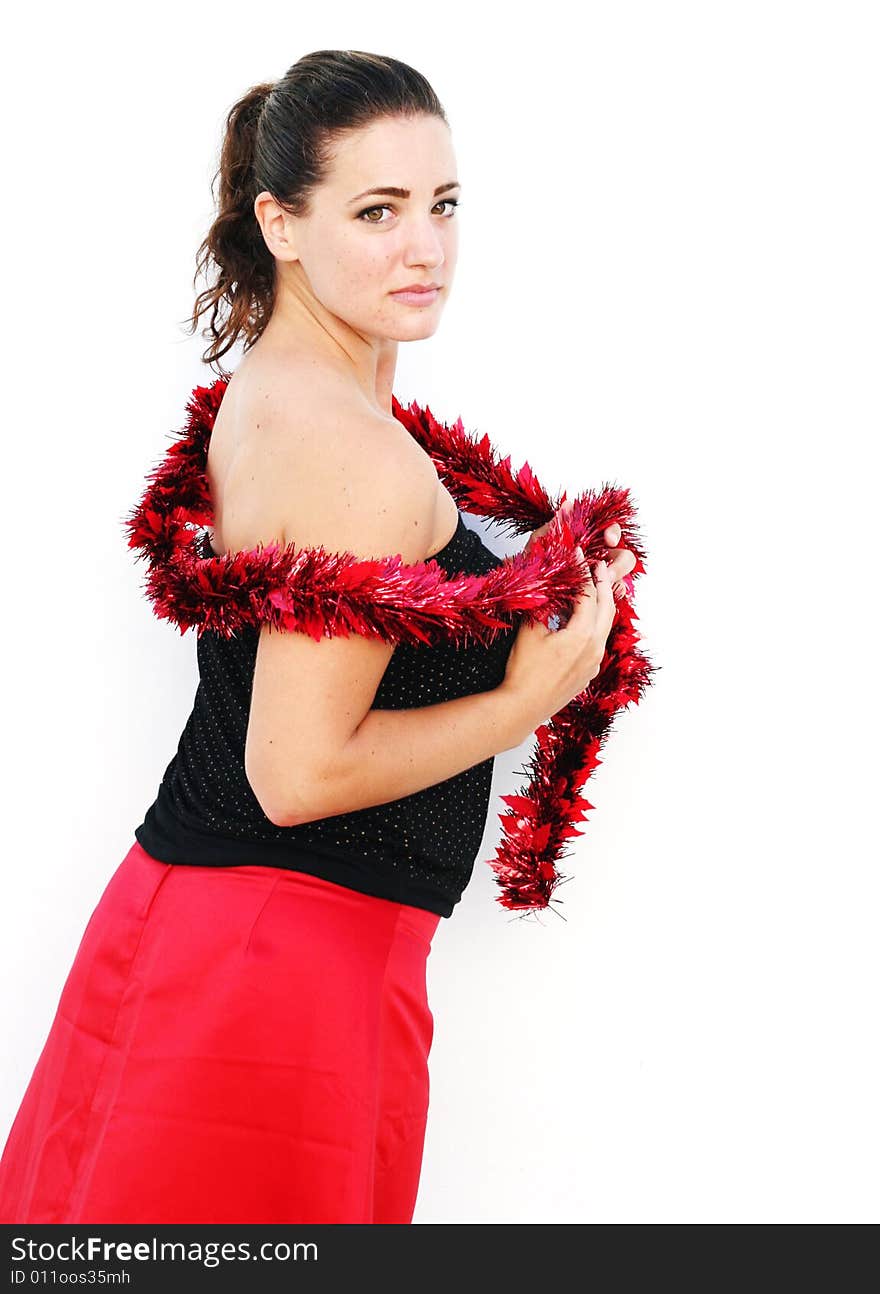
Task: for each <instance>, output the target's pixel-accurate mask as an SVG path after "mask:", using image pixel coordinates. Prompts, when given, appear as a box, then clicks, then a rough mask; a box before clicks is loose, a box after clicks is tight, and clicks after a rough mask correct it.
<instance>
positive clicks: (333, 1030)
mask: <svg viewBox="0 0 880 1294" xmlns="http://www.w3.org/2000/svg"><path fill="white" fill-rule="evenodd" d="M219 178H220V191H219V210H218V212H217V216H216V219H215V221H214V223H213V225H212V227H211V229H210V231H209V233H208V235H207V237H206V239H205V241H204V243H203V245H202V247H201V248H200V252H199V263H200V266H201V267H202V268H205V269H207V268H209V267H213V269H214V271H215V281H214V282H213V284H212V286H210V287H209V289H208V290H206V291H204V292H203V293H202V294H201V295H200V296H199V297H198V299H197V301H196V305H195V309H194V312H193V318H192V327H193V328H195V327H196V325H197V322H198V320H199V318H200V317H201V316H202V314H204V312H205V311H207V310H209V309H210V310H211V317H210V325H209V328H206V329H205V331H204V333H203V336H205V337H206V338H208V337H210V338H211V339H212V340H211V344H210V346H209V348H208V350H207V351H206V352H205V354H204V359H205V360H206V361H207V362H209V363H211V364H214V363H216V362H217V361H218V360H219V359H220V358H221V357H222V356H223V355H224V354H226V353H227V352H228V351H229V350H230V348H231V347H232V346H233V345H234V344H235V343H236V342H237V341H239V339H241V340H242V341H243V343H244V346H243V357H242V359H241V362H240V363H239V364H238V366H237V368H236V369H235V371H234V373H233V374H232V375H231V378H230V380H229V385H228V387H227V388H226V391H225V394H224V396H223V400H222V404H221V406H220V408H219V410H218V412H217V416H216V421H215V424H214V427H213V431H212V434H211V439H210V447H209V454H208V477H209V483H210V489H211V499H212V504H213V508H214V520H215V525H214V527H213V531H212V534H211V535H210V536H208V535H206V536H205V549H204V551H205V553H206V555H207V554H209V553H210V552H211V551H212V550H213V551H214V552H215V553H217V554H222V553H225V552H235V551H239V550H242V549H250V548H254V547H256V546H257V545H258V544H260V543H269V542H270V541H272V540H276V541H278V542H279V543H281V544H282V545H286V544H288V543H290V542H292V541H294V540H295V541H296V543H297V544H298V545H302V546H312V545H323V546H324V548H325V549H326V550H327V551H341V550H349V551H351V552H353V553H356V554H358V555H361V556H363V557H381V556H383V555H387V554H395V553H396V554H400V555H401V557H402V558H403V560H404V561H405V562H418V561H423V560H426V559H427V558H429V557H433V558H434V559H435V560H436V561H437V562H438V564H439V565H441V566H442V567H443V568H444V570H445V571H446V572H447V573H448V574H450V573H454V572H459V571H468V572H474V573H485V572H487V571H489V570H490V569H491V568H492V567H494V566H496V565H498V564H499V563H500V560H501V559H499V558H498V557H497V556H496V555H495V554H494V553H492V552H491V551H490V550H489V549H488V548H487V547H486V545H485V544H484V543H483V542H482V539H481V538H480V537H479V536H478V534H477V532H476V531H475V530H473V529H471V528H470V527H467V526H465V524H464V522H463V520H462V517H461V514H460V513H459V511H458V510H457V508H456V505H455V503H454V501H453V498H452V496H451V495H450V494H449V493H448V491H447V490H446V489H444V488H443V486H442V485H441V483H440V480H439V478H438V474H437V471H436V469H435V467H434V464H433V461H432V460H431V458H430V457H429V455H428V454H427V453H425V452H424V450H423V449H422V448H421V447H420V446H419V445H418V444H417V443H416V441H415V440H414V439H413V437H412V436H411V435H410V434H409V433H408V432H407V431H406V429H405V428H404V427H402V426H401V424H400V423H398V422H397V421H396V420H395V418H394V417H393V416H392V413H391V392H392V386H393V383H394V375H395V364H396V361H397V348H398V344H399V343H400V342H402V341H415V340H419V339H421V338H424V337H430V336H431V335H432V334H433V333H434V331H435V330H436V328H437V326H438V324H439V321H440V315H441V313H442V311H443V307H444V305H445V303H446V299H447V297H448V296H449V293H450V290H451V288H452V280H453V274H454V271H455V263H456V254H457V245H458V222H457V217H456V204H457V201H458V195H459V191H460V185H459V183H458V179H457V168H456V163H455V157H454V154H453V148H452V141H451V137H450V132H449V128H448V125H447V121H446V118H445V115H444V112H443V108H442V107H441V104H440V102H439V100H438V99H437V97H436V95H435V94H434V92H433V90H432V89H431V87H430V85H429V84H428V83H427V82H426V80H425V78H424V77H423V76H421V75H420V74H419V73H418V72H416V71H414V70H413V69H412V68H411V67H409V66H407V65H406V64H404V63H400V62H398V61H396V60H394V59H391V58H383V57H379V56H377V55H372V54H366V53H360V52H357V51H336V50H321V51H318V52H316V53H312V54H309V55H307V56H306V57H304V58H302V59H300V60H299V62H297V63H295V64H294V65H293V66H292V67H291V68H290V69H289V71H288V72H287V73H286V74H285V75H284V76H283V77H282V78H281V80H280V81H279V82H278V83H277V84H276V85H259V86H257V87H256V88H254V89H252V90H251V91H249V92H248V93H247V94H246V95H244V97H243V98H242V99H241V100H240V101H239V102H238V103H236V104H235V106H234V107H233V109H232V110H231V112H230V114H229V117H228V121H227V128H226V135H225V139H224V141H223V146H222V153H221V163H220V171H219ZM542 529H543V528H542ZM536 533H539V532H536ZM605 539H606V543H607V544H608V546H609V548H612V549H613V546H614V545H615V544H616V543H617V542H618V541H619V539H620V528H619V527H616V526H615V527H611V529H610V530H609V531H607V532H606V534H605ZM635 561H636V559H635V556H634V555H633V554H632V553H631V552H629V551H627V550H623V549H614V551H613V562H612V563H611V564H610V565H608V566H606V565H605V564H604V563H599V564H598V566H597V568H596V571H595V579H594V580H591V581H590V582H589V584H588V586H587V588H586V590H585V592H584V593H583V595H582V597H581V598H579V599H578V602H577V604H576V607H575V610H574V613H573V615H572V617H571V619H570V620H569V621H568V623H567V624H566V626H565V627H564V628H562V629H560V630H558V631H556V632H551V631H550V630H548V629H545V628H544V627H543V626H541V625H532V626H527V625H525V624H523V625H520V626H519V627H517V628H511V630H509V631H507V632H506V633H505V634H503V635H502V636H500V637H499V638H497V639H496V640H495V642H493V644H492V645H491V646H488V647H487V646H479V645H477V646H469V647H462V646H460V645H453V644H452V643H444V644H441V645H437V646H430V647H427V646H421V647H411V646H407V645H399V646H397V647H396V648H395V647H392V646H390V645H388V644H386V643H384V642H380V641H376V640H372V639H367V638H364V637H359V636H356V635H352V636H351V637H349V638H343V637H334V638H325V639H322V640H321V641H320V642H315V641H314V640H313V639H312V638H310V637H309V636H308V635H307V634H301V633H278V632H270V631H269V630H268V628H265V627H264V628H263V629H261V630H257V629H254V630H253V631H252V632H242V633H239V634H238V635H236V636H235V637H234V638H232V639H225V638H223V637H222V636H220V635H219V634H215V633H205V634H203V635H202V636H201V637H200V638H199V639H198V647H197V654H198V663H199V670H200V683H199V687H198V690H197V693H196V698H195V701H194V704H193V709H192V713H191V715H190V717H189V719H188V721H187V723H186V726H185V729H184V731H183V734H182V736H181V738H180V743H179V746H178V750H177V753H176V754H175V756H174V758H173V759H172V760H171V762H170V764H169V765H168V767H167V770H166V772H165V775H164V777H163V779H162V782H161V786H160V788H159V791H158V795H157V797H156V800H155V802H154V803H153V804H152V805H151V806H150V808H149V809H148V811H147V813H146V816H145V818H144V820H143V822H142V823H141V824H140V826H139V827H138V828H137V829H136V831H135V841H134V843H133V844H132V846H131V848H130V850H129V851H128V853H127V854H126V856H125V858H124V859H123V861H122V862H121V863H120V864H119V866H118V868H117V870H116V871H115V873H114V874H113V876H112V877H111V879H110V881H109V883H108V885H107V888H106V889H105V891H104V893H103V895H102V896H101V898H100V900H99V902H98V904H97V907H96V908H95V910H94V912H93V914H92V917H91V919H90V921H89V924H88V926H87V928H86V931H85V934H84V936H83V939H82V942H81V944H80V947H79V949H78V952H77V955H76V958H75V960H74V963H73V966H72V968H71V970H70V973H69V976H68V978H67V980H66V982H65V985H64V989H63V992H62V995H61V1000H60V1002H59V1006H58V1010H57V1014H56V1016H55V1019H54V1022H53V1024H52V1028H51V1030H50V1033H49V1036H48V1038H47V1040H46V1043H45V1046H44V1048H43V1051H42V1053H41V1055H40V1058H39V1061H38V1063H37V1066H36V1068H35V1070H34V1073H33V1076H32V1078H31V1081H30V1083H29V1085H28V1088H27V1091H26V1092H25V1095H24V1098H23V1100H22V1103H21V1106H20V1109H19V1111H18V1114H17V1116H16V1119H15V1122H14V1124H13V1126H12V1129H11V1132H10V1134H9V1137H8V1140H7V1143H6V1148H5V1151H4V1154H3V1159H2V1164H0V1220H2V1221H4V1222H6V1221H8V1222H19V1223H22V1222H76V1223H83V1222H101V1223H109V1222H149V1223H160V1222H230V1223H234V1222H285V1223H291V1222H292V1223H310V1222H377V1223H381V1222H410V1221H411V1218H412V1213H413V1209H414V1205H415V1199H416V1192H417V1188H418V1183H419V1174H420V1169H421V1161H422V1149H423V1143H424V1135H425V1126H426V1118H427V1110H428V1086H429V1084H428V1068H427V1061H428V1054H429V1051H430V1047H431V1042H432V1036H433V1017H432V1014H431V1011H430V1009H429V1006H428V1001H427V996H426V962H427V957H428V954H429V952H430V948H431V940H432V936H433V934H434V931H435V929H436V927H437V925H438V923H439V920H440V918H441V917H448V916H449V915H450V914H451V912H452V911H453V908H454V906H455V904H456V903H457V902H458V900H459V899H460V897H461V894H462V891H463V890H464V887H465V886H466V885H467V883H468V881H469V879H470V875H471V870H472V867H473V864H474V860H475V858H476V855H477V852H478V850H479V847H480V843H481V840H482V836H483V833H484V829H485V825H486V815H487V810H488V806H489V794H490V784H491V776H492V766H493V758H494V756H495V755H496V754H498V753H499V752H501V751H505V750H509V749H512V748H514V747H516V746H517V745H519V744H520V743H521V742H523V741H525V740H526V739H527V738H528V737H529V735H530V734H531V733H532V732H533V731H534V730H535V728H536V727H537V726H538V724H539V723H541V722H542V721H544V720H545V719H546V718H547V717H548V716H549V715H551V714H553V713H555V712H556V711H557V710H559V709H560V708H561V707H562V706H563V705H565V704H566V703H567V702H568V701H569V700H570V699H571V698H572V697H574V696H575V695H577V694H578V693H580V692H581V691H582V690H583V689H584V688H585V687H586V685H587V684H588V682H589V681H590V680H591V679H592V678H594V677H595V675H596V673H597V672H598V668H599V664H600V661H601V659H602V656H603V653H604V649H605V641H606V638H607V636H608V633H609V631H610V628H611V624H612V620H613V613H614V603H613V587H614V583H615V581H617V580H620V579H622V578H623V576H625V575H626V574H628V572H629V571H630V570H632V569H633V566H634V565H635Z"/></svg>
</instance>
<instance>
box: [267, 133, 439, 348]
mask: <svg viewBox="0 0 880 1294" xmlns="http://www.w3.org/2000/svg"><path fill="white" fill-rule="evenodd" d="M456 179H457V173H456V164H455V155H454V153H453V149H452V140H451V136H450V131H449V127H448V126H447V125H446V123H445V122H443V121H441V120H440V119H439V118H437V117H431V116H418V117H413V118H404V117H393V118H383V119H382V120H379V121H376V122H373V123H372V124H371V125H370V126H367V127H364V128H362V129H359V130H357V131H354V132H350V133H349V134H347V135H346V136H344V137H343V138H342V139H341V140H340V141H338V142H337V144H336V145H335V147H334V159H333V160H332V161H331V163H330V167H329V173H328V176H327V178H326V180H325V181H324V183H323V184H321V185H320V186H319V187H318V188H317V189H316V190H315V191H314V192H313V194H312V209H311V212H310V214H309V215H308V216H305V217H291V216H285V222H286V225H287V232H288V236H289V238H290V247H291V249H292V251H293V252H294V253H295V257H296V259H294V260H289V259H282V260H281V261H280V263H279V265H278V271H279V273H280V274H281V275H282V277H283V278H284V279H285V280H286V281H287V282H288V283H289V285H290V286H291V287H292V288H293V290H294V291H297V293H298V294H299V293H300V292H301V291H302V290H303V288H305V290H306V292H311V293H312V294H313V295H314V296H315V297H316V298H317V300H318V301H319V302H320V303H321V304H322V305H323V306H324V307H325V308H326V309H327V310H329V311H331V312H332V313H333V314H334V315H336V316H338V317H339V318H340V319H343V320H345V322H346V323H348V324H349V325H350V326H351V327H352V328H354V329H356V330H357V331H358V332H359V333H362V334H363V335H365V336H369V337H381V338H392V339H394V340H397V341H414V340H417V339H419V338H422V337H430V336H431V335H432V334H433V333H434V331H435V330H436V328H437V326H438V324H439V322H440V313H441V311H442V309H443V306H444V304H445V302H446V298H447V296H448V294H449V290H450V288H451V286H452V276H453V273H454V271H455V263H456V258H457V253H458V220H457V217H456V211H455V201H456V199H457V198H458V194H459V188H460V186H459V185H458V184H457V183H456V182H455V181H456ZM390 188H395V189H398V190H401V192H398V193H389V192H387V190H388V189H390ZM377 189H380V190H381V189H384V190H386V192H385V193H381V192H376V191H375V190H377ZM404 190H405V191H406V192H405V193H404V192H403V191H404ZM429 283H436V284H438V285H439V287H438V289H437V290H436V291H433V292H428V293H424V294H423V295H421V296H411V297H406V296H401V295H395V293H399V289H401V288H406V287H409V286H410V285H411V284H418V285H424V284H429Z"/></svg>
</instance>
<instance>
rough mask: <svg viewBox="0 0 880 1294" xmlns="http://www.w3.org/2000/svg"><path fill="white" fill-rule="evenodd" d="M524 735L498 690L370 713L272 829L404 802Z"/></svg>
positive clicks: (518, 715)
mask: <svg viewBox="0 0 880 1294" xmlns="http://www.w3.org/2000/svg"><path fill="white" fill-rule="evenodd" d="M532 731H533V728H532V727H529V726H528V725H524V723H523V718H522V704H521V702H520V701H519V699H518V697H515V696H514V695H513V693H512V692H511V691H510V690H509V689H507V688H505V687H504V685H503V684H502V685H501V686H500V687H495V688H490V689H489V690H488V691H486V692H475V693H473V694H472V695H471V696H462V697H457V698H456V699H455V700H454V701H438V702H437V704H436V705H426V706H420V707H419V708H418V709H414V710H370V712H369V713H368V714H367V715H366V717H365V718H364V719H363V720H362V722H361V723H360V724H359V725H358V727H357V728H356V729H355V732H354V734H353V735H352V736H351V737H350V738H349V740H348V741H347V742H346V744H345V746H344V747H343V748H342V750H340V751H339V753H338V755H337V756H336V758H335V760H334V762H333V763H332V764H331V765H330V766H328V767H327V768H326V769H325V770H324V772H323V775H319V774H316V773H315V772H314V771H313V772H312V775H311V778H310V781H309V790H308V802H307V803H303V801H302V800H301V799H297V797H295V796H291V800H292V801H296V807H295V808H293V807H292V808H291V811H290V812H289V813H288V814H287V815H285V816H284V818H283V821H278V818H277V816H273V821H275V822H276V823H277V825H278V826H296V825H297V824H298V823H302V822H310V821H311V820H312V819H314V818H328V817H332V816H333V815H334V814H337V813H349V812H351V811H352V810H353V809H362V808H365V807H366V806H367V805H370V804H384V803H385V802H386V801H387V800H396V799H398V798H400V797H401V796H404V795H411V794H412V793H413V792H414V791H421V790H422V789H423V788H424V787H426V786H433V785H434V783H435V782H443V781H445V780H446V778H447V777H454V775H455V774H456V773H461V772H463V771H464V769H466V768H471V767H472V766H473V765H474V764H479V763H481V762H482V761H483V760H484V759H488V758H489V757H490V756H491V755H497V754H499V753H500V752H501V751H503V750H511V749H513V748H514V747H516V746H518V745H519V744H520V742H523V741H525V740H526V738H527V737H528V736H529V734H530V733H531V732H532Z"/></svg>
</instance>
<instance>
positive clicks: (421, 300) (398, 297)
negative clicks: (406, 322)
mask: <svg viewBox="0 0 880 1294" xmlns="http://www.w3.org/2000/svg"><path fill="white" fill-rule="evenodd" d="M391 295H392V296H393V297H394V300H395V301H401V302H403V304H404V305H407V306H429V305H432V304H433V303H434V302H435V301H436V300H437V298H438V296H439V295H440V289H439V288H431V289H430V290H429V291H427V292H425V291H422V292H392V293H391Z"/></svg>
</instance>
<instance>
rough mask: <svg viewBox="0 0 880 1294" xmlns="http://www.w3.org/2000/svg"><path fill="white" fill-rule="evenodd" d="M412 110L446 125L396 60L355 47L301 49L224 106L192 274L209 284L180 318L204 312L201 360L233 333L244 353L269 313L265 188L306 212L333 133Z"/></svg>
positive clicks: (209, 359) (222, 350) (415, 75)
mask: <svg viewBox="0 0 880 1294" xmlns="http://www.w3.org/2000/svg"><path fill="white" fill-rule="evenodd" d="M420 113H423V114H426V115H430V116H436V117H439V118H441V120H443V121H446V114H445V112H444V111H443V106H442V104H441V103H440V100H439V99H438V98H437V95H436V94H435V93H434V91H433V89H432V88H431V86H430V84H429V83H428V81H427V80H426V79H425V77H423V76H422V74H421V73H420V72H417V71H416V70H415V69H414V68H412V67H410V66H409V65H408V64H406V63H401V62H399V61H398V60H397V59H395V58H386V57H383V56H382V55H380V54H365V53H364V52H363V51H362V50H357V49H345V50H340V49H319V50H315V51H314V52H313V53H311V54H306V55H304V56H303V57H302V58H301V59H299V60H298V61H297V62H296V63H294V64H293V66H292V67H290V68H288V70H287V71H286V72H285V73H284V76H283V77H282V78H281V80H280V81H278V82H277V83H276V84H274V85H272V84H271V83H270V82H264V83H261V84H259V85H255V86H253V87H252V88H251V89H250V90H248V91H247V93H246V94H244V95H243V96H242V97H241V98H240V99H239V100H238V102H237V103H236V104H234V105H233V107H232V108H231V109H230V111H229V113H228V116H227V118H226V131H225V135H224V138H223V143H222V146H221V150H220V165H219V167H218V169H217V172H216V173H215V175H214V179H213V181H212V183H211V192H212V195H214V186H215V184H216V182H217V180H218V178H219V181H220V190H219V199H218V200H217V215H216V218H215V220H214V222H213V224H212V225H211V228H210V229H209V230H208V233H207V235H206V237H205V239H204V241H203V242H202V244H201V246H200V247H199V250H198V252H197V254H196V273H195V276H194V278H193V286H195V282H196V279H197V278H198V276H199V274H200V273H202V274H204V276H205V278H206V280H208V282H209V286H208V287H207V288H206V289H205V290H204V291H203V292H200V293H199V295H198V296H197V297H196V302H195V306H194V308H193V313H192V319H191V320H190V321H189V322H190V325H191V326H190V328H189V332H190V334H192V333H193V332H194V331H195V329H196V327H197V325H198V321H199V318H200V317H201V315H202V314H204V312H205V311H206V310H210V311H211V316H210V320H209V323H208V326H207V327H206V328H204V329H203V330H202V333H201V335H202V336H203V337H205V338H211V339H212V341H211V344H210V345H209V346H208V348H207V350H205V351H204V352H203V354H202V359H203V360H204V362H205V363H207V364H211V365H214V366H215V367H219V366H218V365H217V361H218V360H219V359H220V357H221V356H222V355H225V354H226V352H227V351H228V350H230V349H231V348H232V347H233V346H234V345H235V343H236V341H237V339H238V337H239V336H240V335H242V334H243V335H244V339H245V340H244V349H245V350H246V351H247V350H249V349H250V347H251V346H253V344H254V342H255V341H256V340H257V338H258V337H259V336H260V334H261V333H262V331H263V329H264V328H265V327H266V324H267V323H268V322H269V317H270V315H271V313H272V307H273V304H274V299H275V257H274V256H273V255H272V253H271V252H270V251H269V249H268V247H267V246H266V243H265V240H264V239H263V234H262V230H261V229H260V225H259V222H258V220H257V217H256V215H255V214H254V199H255V198H256V196H257V194H258V193H261V192H262V191H263V190H264V189H265V190H266V191H268V192H269V193H271V195H272V197H273V198H274V199H275V201H276V202H277V203H278V204H279V205H280V206H282V207H284V208H285V210H288V211H289V212H290V213H291V214H292V215H295V216H302V215H306V214H307V213H308V209H309V200H310V197H311V194H312V191H313V190H314V189H316V188H317V187H318V186H319V185H320V184H321V182H322V181H323V180H324V179H325V177H326V174H327V169H328V165H329V161H330V156H331V153H332V145H333V144H334V143H335V142H336V141H337V140H338V139H339V137H340V136H341V135H343V134H344V133H345V132H346V131H349V130H355V129H357V128H358V127H361V126H364V125H366V124H367V123H369V122H371V121H375V120H376V119H377V118H380V117H392V116H415V115H418V114H420ZM212 263H213V266H215V267H216V272H215V273H214V274H213V275H212V272H211V265H212ZM212 277H213V282H211V279H212Z"/></svg>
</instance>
